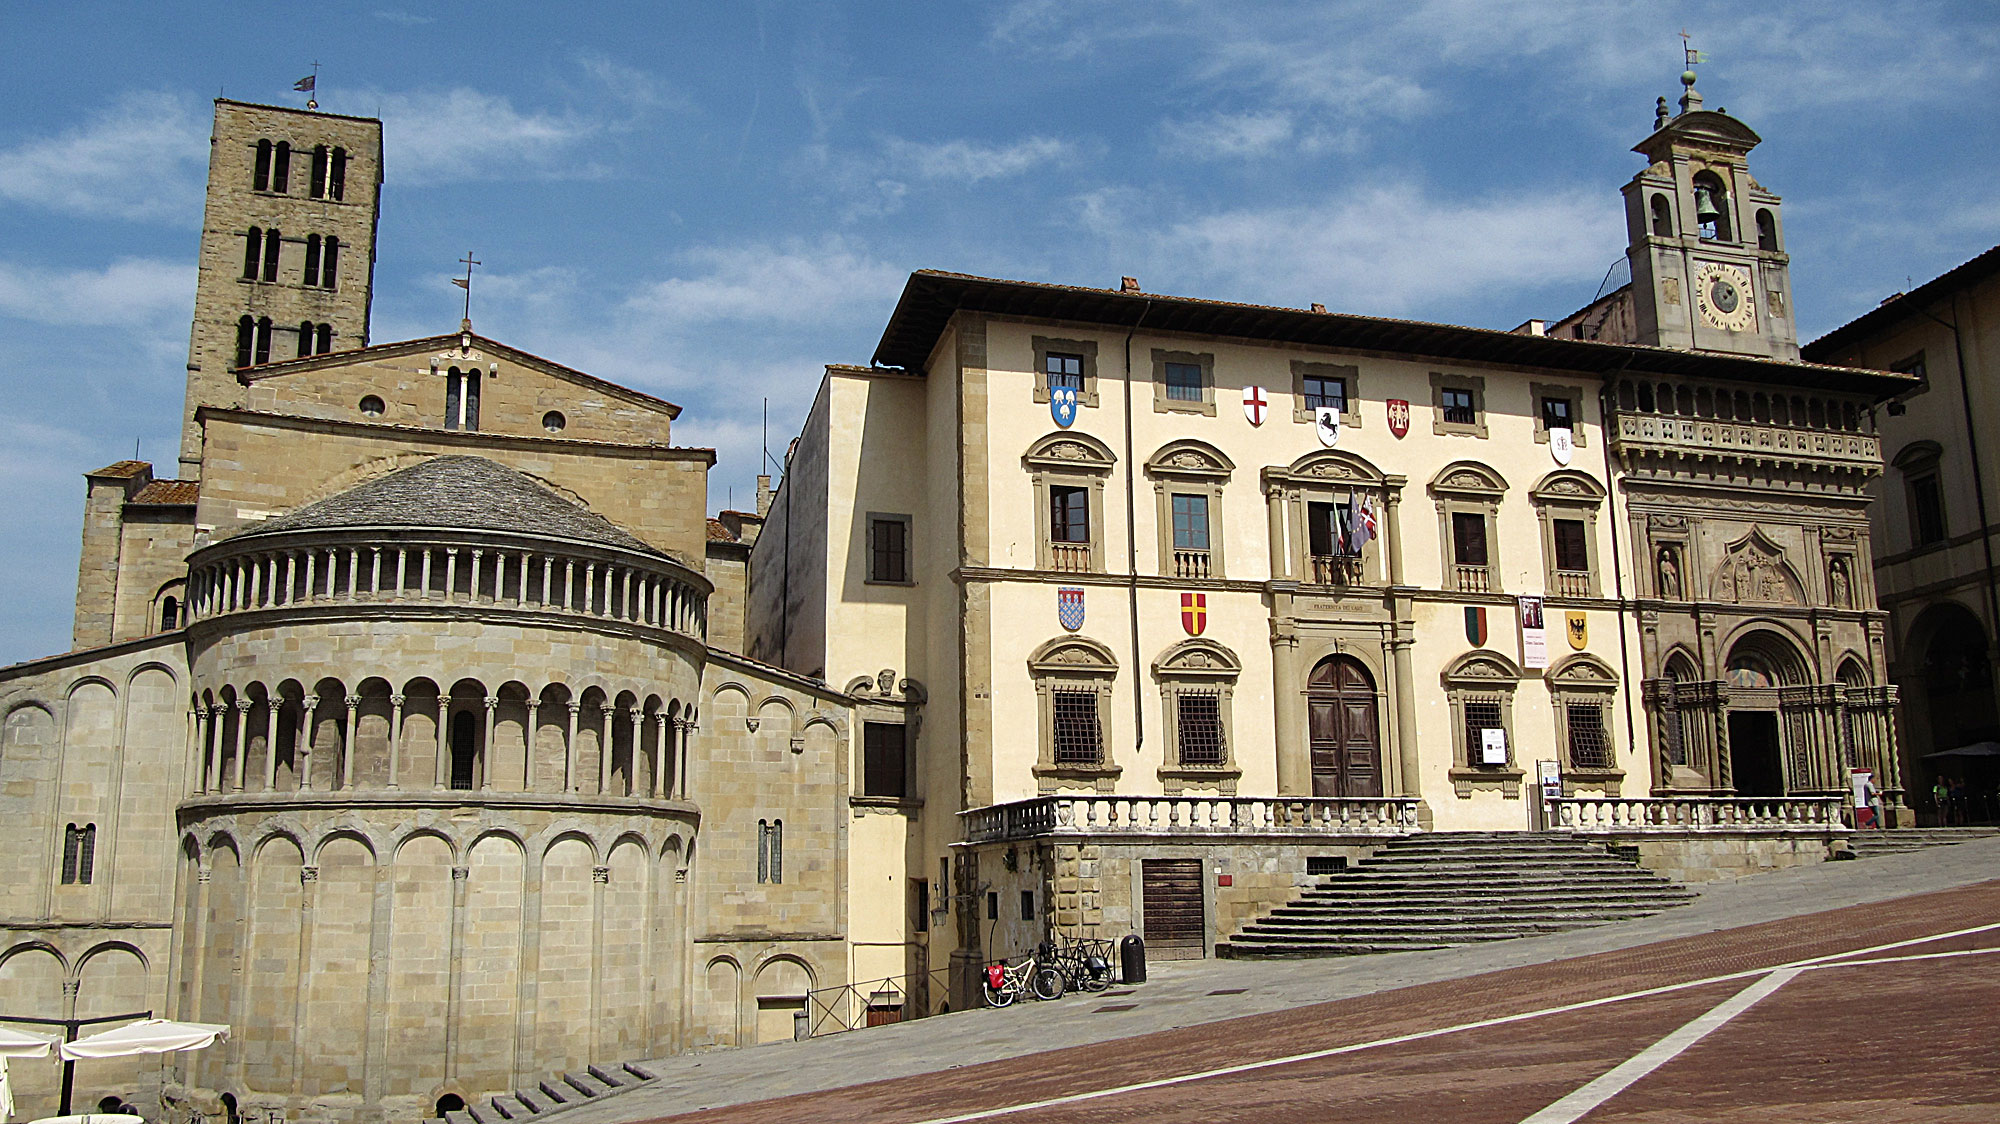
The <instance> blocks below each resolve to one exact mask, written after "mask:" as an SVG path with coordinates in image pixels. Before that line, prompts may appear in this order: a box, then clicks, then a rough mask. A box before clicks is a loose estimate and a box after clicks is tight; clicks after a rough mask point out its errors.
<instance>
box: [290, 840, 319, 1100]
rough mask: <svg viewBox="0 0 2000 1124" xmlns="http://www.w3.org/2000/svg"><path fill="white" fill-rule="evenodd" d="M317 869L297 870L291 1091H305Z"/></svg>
mask: <svg viewBox="0 0 2000 1124" xmlns="http://www.w3.org/2000/svg"><path fill="white" fill-rule="evenodd" d="M318 891H319V867H317V866H302V867H300V868H299V982H298V987H297V989H296V993H295V994H294V995H293V997H292V1028H293V1029H292V1088H294V1089H303V1088H305V1087H306V1033H305V1029H306V997H307V996H308V995H309V994H310V993H311V988H312V971H311V968H310V966H311V964H312V932H313V915H314V913H315V912H316V911H315V909H314V899H315V898H317V897H318V896H319V893H318Z"/></svg>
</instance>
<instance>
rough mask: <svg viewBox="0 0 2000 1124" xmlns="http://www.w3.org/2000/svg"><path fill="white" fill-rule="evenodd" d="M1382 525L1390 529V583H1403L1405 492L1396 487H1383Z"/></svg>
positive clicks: (1388, 535) (1388, 552) (1388, 537)
mask: <svg viewBox="0 0 2000 1124" xmlns="http://www.w3.org/2000/svg"><path fill="white" fill-rule="evenodd" d="M1382 508H1383V511H1382V525H1383V527H1384V529H1386V530H1387V531H1388V534H1387V535H1385V536H1383V537H1384V538H1385V539H1387V542H1385V543H1384V544H1383V545H1385V546H1387V547H1388V548H1389V549H1388V550H1387V552H1386V553H1387V554H1388V555H1389V584H1390V585H1402V584H1403V493H1402V492H1401V491H1399V490H1398V489H1395V488H1384V489H1382Z"/></svg>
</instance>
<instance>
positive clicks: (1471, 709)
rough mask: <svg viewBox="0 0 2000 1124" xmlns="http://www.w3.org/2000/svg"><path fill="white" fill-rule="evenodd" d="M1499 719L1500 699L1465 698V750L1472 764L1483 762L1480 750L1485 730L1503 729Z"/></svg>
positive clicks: (1484, 742) (1483, 744)
mask: <svg viewBox="0 0 2000 1124" xmlns="http://www.w3.org/2000/svg"><path fill="white" fill-rule="evenodd" d="M1503 729H1506V726H1505V725H1504V724H1503V723H1502V722H1501V721H1500V700H1499V699H1494V698H1474V699H1467V700H1465V752H1466V755H1467V756H1468V757H1469V758H1470V759H1471V760H1472V762H1473V764H1475V765H1476V764H1483V763H1484V757H1483V755H1482V754H1481V752H1480V750H1481V748H1482V747H1483V746H1485V744H1486V734H1485V731H1487V730H1503Z"/></svg>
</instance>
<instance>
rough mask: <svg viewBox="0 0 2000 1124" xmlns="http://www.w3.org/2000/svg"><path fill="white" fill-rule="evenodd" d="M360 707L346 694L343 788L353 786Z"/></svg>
mask: <svg viewBox="0 0 2000 1124" xmlns="http://www.w3.org/2000/svg"><path fill="white" fill-rule="evenodd" d="M350 588H352V587H350ZM360 709H361V696H360V695H349V696H347V731H346V734H345V735H344V736H343V737H342V738H341V739H340V787H341V788H342V789H343V790H347V789H352V788H353V787H354V749H355V743H356V742H358V741H360V740H361V739H360V738H358V737H356V736H355V735H357V734H359V733H360V732H361V729H360V721H359V719H358V718H357V717H356V714H357V712H358V711H359V710H360Z"/></svg>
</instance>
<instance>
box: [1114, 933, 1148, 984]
mask: <svg viewBox="0 0 2000 1124" xmlns="http://www.w3.org/2000/svg"><path fill="white" fill-rule="evenodd" d="M1118 982H1119V983H1126V984H1141V983H1145V982H1146V942H1145V941H1143V940H1141V939H1140V937H1139V934H1137V933H1133V934H1130V935H1129V936H1127V937H1126V938H1125V939H1124V940H1122V941H1119V942H1118Z"/></svg>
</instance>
